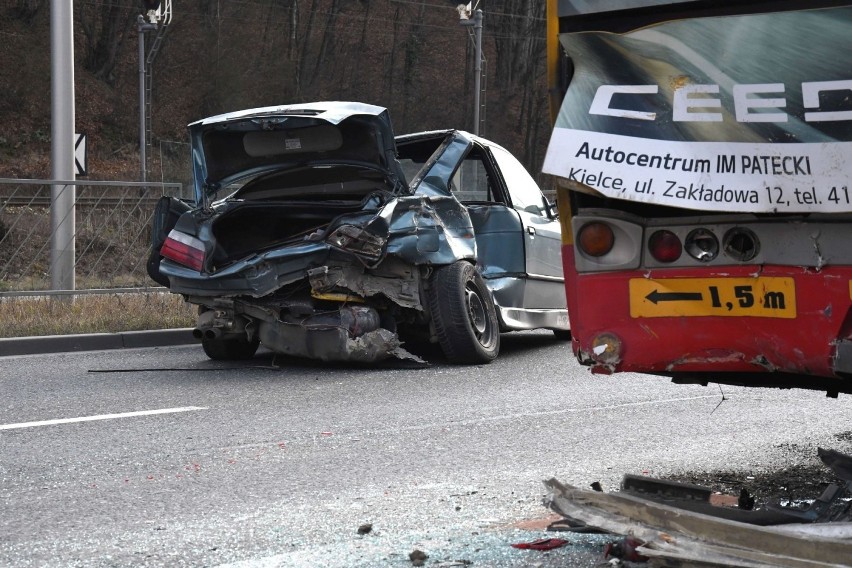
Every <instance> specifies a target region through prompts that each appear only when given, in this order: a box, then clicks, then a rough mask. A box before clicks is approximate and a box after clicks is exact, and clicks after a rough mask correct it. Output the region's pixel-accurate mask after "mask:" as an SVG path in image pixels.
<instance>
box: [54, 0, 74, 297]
mask: <svg viewBox="0 0 852 568" xmlns="http://www.w3.org/2000/svg"><path fill="white" fill-rule="evenodd" d="M72 16H73V6H72V0H51V3H50V51H51V53H50V91H51V113H50V114H51V132H50V134H51V141H50V146H51V161H52V167H51V169H52V173H53V179H54V180H63V181H73V180H74V178H75V172H74V27H73V23H72V22H73V21H74V20H73V17H72ZM75 198H76V190H75V187H74V186H73V185H63V184H55V185H52V186H51V188H50V201H51V206H50V225H51V233H50V281H51V287H52V288H53V289H54V290H73V289H74V285H75V282H74V256H75V252H74V251H75V248H74V246H75V243H74V232H75V226H76V223H75V219H74V214H75V213H74V202H75Z"/></svg>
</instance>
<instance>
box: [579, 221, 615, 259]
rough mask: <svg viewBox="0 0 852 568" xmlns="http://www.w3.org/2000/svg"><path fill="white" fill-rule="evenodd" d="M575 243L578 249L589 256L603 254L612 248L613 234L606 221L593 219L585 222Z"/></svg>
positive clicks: (613, 242)
mask: <svg viewBox="0 0 852 568" xmlns="http://www.w3.org/2000/svg"><path fill="white" fill-rule="evenodd" d="M577 244H578V245H579V246H580V250H582V251H583V252H584V253H586V254H587V255H589V256H603V255H605V254H606V253H608V252H609V251H611V250H612V246H613V245H614V244H615V235H614V234H613V232H612V228H611V227H610V226H609V225H607V224H606V223H601V222H600V221H593V222H591V223H586V224H585V225H583V227H582V228H581V229H580V232H579V233H578V234H577Z"/></svg>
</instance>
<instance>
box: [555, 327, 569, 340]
mask: <svg viewBox="0 0 852 568" xmlns="http://www.w3.org/2000/svg"><path fill="white" fill-rule="evenodd" d="M551 331H553V335H555V336H556V339H558V340H560V341H571V330H570V329H554V330H551Z"/></svg>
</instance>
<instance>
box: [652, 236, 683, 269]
mask: <svg viewBox="0 0 852 568" xmlns="http://www.w3.org/2000/svg"><path fill="white" fill-rule="evenodd" d="M648 250H649V251H650V252H651V256H653V257H654V258H655V259H657V260H658V261H659V262H674V261H676V260H677V259H679V258H680V254H681V253H682V252H683V245H682V244H681V243H680V239H679V238H678V236H677V235H675V234H674V233H672V232H671V231H657V232H655V233H654V234H653V235H651V238H650V239H648Z"/></svg>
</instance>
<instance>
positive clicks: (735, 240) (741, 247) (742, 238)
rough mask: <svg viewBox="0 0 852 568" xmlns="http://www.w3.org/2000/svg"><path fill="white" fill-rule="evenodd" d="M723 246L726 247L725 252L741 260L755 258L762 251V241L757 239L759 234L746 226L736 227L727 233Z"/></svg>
mask: <svg viewBox="0 0 852 568" xmlns="http://www.w3.org/2000/svg"><path fill="white" fill-rule="evenodd" d="M723 246H724V247H725V254H727V255H728V256H730V257H731V258H733V259H734V260H739V261H741V262H748V261H749V260H752V259H754V257H756V256H757V253H759V252H760V242H759V241H758V240H757V235H755V234H754V233H753V232H752V231H751V230H750V229H746V228H745V227H734V228H733V229H731V230H730V231H728V232H727V233H725V238H724V240H723Z"/></svg>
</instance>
